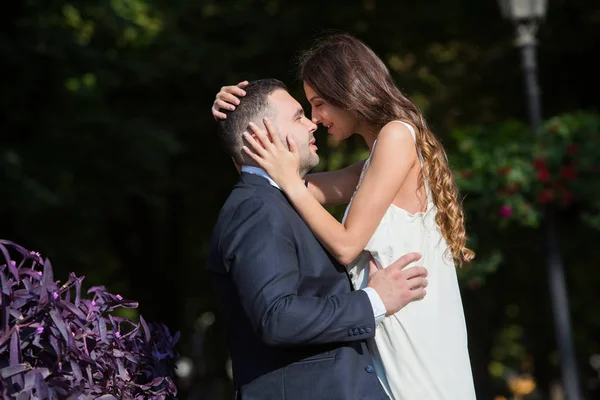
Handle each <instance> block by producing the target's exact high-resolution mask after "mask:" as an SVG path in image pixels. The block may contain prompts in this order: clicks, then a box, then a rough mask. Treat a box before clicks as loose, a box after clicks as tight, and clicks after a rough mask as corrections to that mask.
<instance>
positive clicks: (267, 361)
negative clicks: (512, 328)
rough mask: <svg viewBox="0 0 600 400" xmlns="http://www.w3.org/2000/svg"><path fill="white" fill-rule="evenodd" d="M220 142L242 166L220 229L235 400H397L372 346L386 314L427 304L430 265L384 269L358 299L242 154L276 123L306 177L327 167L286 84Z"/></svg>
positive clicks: (247, 107) (264, 96) (247, 106)
mask: <svg viewBox="0 0 600 400" xmlns="http://www.w3.org/2000/svg"><path fill="white" fill-rule="evenodd" d="M244 89H245V91H246V96H245V97H244V98H243V99H241V101H240V104H239V106H238V107H237V108H236V110H235V111H232V112H229V113H228V115H227V118H226V119H225V120H221V121H220V122H219V128H220V129H219V139H220V141H221V144H222V145H223V147H224V148H225V149H226V151H227V152H228V153H229V155H230V156H231V157H233V159H234V161H235V162H236V163H237V164H239V165H241V166H242V167H241V172H242V173H241V175H240V180H239V182H238V184H237V185H236V186H235V188H234V189H233V191H232V193H231V195H230V196H229V198H228V199H227V201H226V202H225V205H224V206H223V208H222V210H221V212H220V214H219V218H218V221H217V224H216V226H215V229H214V232H213V238H212V242H211V248H210V253H209V258H208V263H207V269H208V272H209V275H210V277H211V279H212V280H213V284H214V287H215V291H216V296H217V300H218V305H219V308H220V313H221V317H222V318H223V319H224V322H225V326H226V329H227V341H228V344H229V347H230V351H231V358H232V363H233V384H234V390H235V399H242V400H254V399H278V400H279V399H288V400H296V399H297V400H304V399H311V400H315V399H328V400H337V399H339V400H349V399H371V400H373V399H374V400H379V399H381V400H383V399H387V395H386V394H385V392H384V390H383V388H382V387H381V385H380V383H379V381H378V378H377V376H376V374H375V371H374V368H373V366H372V364H373V361H372V357H371V355H370V353H369V350H368V348H367V345H366V339H368V338H371V337H373V336H374V335H375V327H376V324H377V322H380V321H381V320H382V319H383V318H384V317H385V315H386V314H393V313H395V312H397V311H398V310H400V309H401V308H402V307H404V306H405V305H406V304H407V303H408V302H410V301H413V300H416V299H419V298H422V297H423V296H424V293H425V292H424V288H423V287H424V286H425V285H426V280H425V275H426V271H425V269H424V268H423V267H414V268H410V269H408V270H405V271H404V270H402V268H403V267H404V266H406V265H408V264H409V263H411V262H413V261H416V260H417V259H418V258H419V256H418V255H417V254H408V255H406V256H404V257H402V258H401V259H400V260H398V261H397V262H396V263H395V264H393V265H392V266H390V267H388V268H386V269H383V270H376V268H374V269H372V275H371V277H370V282H369V287H367V288H365V289H364V290H358V291H352V289H351V284H350V280H349V278H348V275H347V273H346V270H345V268H344V267H343V266H342V265H340V264H339V263H337V262H336V261H335V260H334V259H333V258H332V257H331V256H330V255H328V254H327V252H326V251H325V250H324V249H323V247H322V246H321V245H320V244H319V242H318V241H317V239H316V238H315V237H314V236H313V234H312V233H311V231H310V229H309V228H308V227H307V225H306V224H305V223H304V222H303V221H302V219H301V218H300V217H299V216H298V214H297V213H296V211H295V210H294V208H293V207H292V206H291V204H290V203H289V202H288V201H287V199H286V197H285V195H284V194H283V193H282V192H281V191H280V190H279V189H278V188H277V187H276V184H274V182H272V181H270V178H269V177H268V176H267V175H266V173H265V172H264V171H263V170H261V169H260V168H257V167H256V166H255V165H254V164H253V162H252V160H251V159H250V158H249V157H247V156H246V155H245V153H244V152H243V150H242V146H243V145H244V142H243V140H242V134H243V132H244V131H246V130H247V127H248V124H249V123H250V122H252V123H255V124H256V125H259V126H262V121H263V119H264V118H269V119H270V120H271V121H272V122H273V124H274V125H275V126H276V127H277V129H278V131H279V132H285V133H287V134H290V135H292V137H293V138H294V140H295V141H296V143H297V144H298V148H299V152H300V155H301V167H300V168H301V173H302V174H306V173H307V172H308V171H309V170H310V169H311V168H313V167H314V166H316V165H317V163H318V162H319V157H318V155H317V153H316V151H315V148H314V147H313V146H311V144H312V143H313V142H314V137H313V133H314V131H315V130H316V125H315V124H314V123H312V121H310V120H309V119H307V118H306V117H305V116H304V112H303V110H302V107H301V106H300V104H299V103H298V102H297V101H296V100H295V99H294V98H293V97H292V96H290V94H289V93H288V91H287V89H286V87H285V85H284V84H283V83H281V82H280V81H277V80H274V79H265V80H258V81H254V82H250V83H249V84H248V85H247V86H246V87H245V88H244Z"/></svg>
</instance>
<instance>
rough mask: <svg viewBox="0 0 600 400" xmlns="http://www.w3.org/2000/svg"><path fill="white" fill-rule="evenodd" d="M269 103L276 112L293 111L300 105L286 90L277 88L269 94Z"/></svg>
mask: <svg viewBox="0 0 600 400" xmlns="http://www.w3.org/2000/svg"><path fill="white" fill-rule="evenodd" d="M269 104H270V105H271V107H273V108H275V109H276V110H277V111H278V112H288V113H292V114H293V113H295V112H296V111H297V110H298V108H301V107H302V106H301V105H300V103H298V101H297V100H296V99H294V98H293V97H292V95H290V94H289V93H288V92H287V91H286V90H283V89H278V90H276V91H274V92H273V93H271V94H270V95H269Z"/></svg>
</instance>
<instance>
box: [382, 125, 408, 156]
mask: <svg viewBox="0 0 600 400" xmlns="http://www.w3.org/2000/svg"><path fill="white" fill-rule="evenodd" d="M409 126H410V125H405V122H403V121H390V122H388V123H387V124H385V125H384V126H383V128H381V130H380V131H379V133H378V134H377V141H376V146H375V147H374V148H373V153H382V152H386V153H387V152H394V151H395V152H398V153H396V155H400V153H403V155H407V154H411V153H414V154H415V155H416V147H415V144H416V142H415V138H414V134H413V132H412V131H411V129H409ZM384 149H385V150H384Z"/></svg>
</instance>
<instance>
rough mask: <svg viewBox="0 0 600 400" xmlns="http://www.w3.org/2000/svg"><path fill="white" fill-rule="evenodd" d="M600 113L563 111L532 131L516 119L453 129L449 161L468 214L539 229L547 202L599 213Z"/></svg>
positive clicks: (587, 213)
mask: <svg viewBox="0 0 600 400" xmlns="http://www.w3.org/2000/svg"><path fill="white" fill-rule="evenodd" d="M599 124H600V117H599V116H598V115H597V114H595V113H575V114H565V115H560V116H557V117H554V118H552V119H550V120H548V121H547V122H546V123H545V124H544V125H543V127H542V128H541V130H540V132H538V133H537V134H536V135H532V134H531V133H530V132H529V131H528V129H527V128H526V127H525V126H524V125H522V124H520V123H517V122H506V123H503V124H500V125H498V126H487V127H471V128H466V129H457V130H454V131H453V132H452V136H453V138H454V139H455V140H456V141H457V142H458V152H456V153H453V154H452V155H451V156H452V158H451V162H452V165H453V166H454V168H455V169H456V171H457V172H456V180H457V182H458V184H459V187H460V188H461V190H462V192H463V194H464V196H465V198H466V199H468V200H466V201H465V202H464V204H465V208H466V209H467V213H468V214H469V215H472V216H474V217H475V216H476V217H477V218H485V219H488V220H490V222H495V223H496V224H497V225H499V226H500V227H505V226H507V225H508V224H510V223H515V224H518V225H522V226H524V227H531V228H536V227H538V226H539V223H540V216H541V214H542V212H543V209H544V207H545V206H546V205H548V204H552V205H555V206H556V207H559V208H563V209H564V208H568V207H575V206H576V207H577V209H578V212H579V214H580V216H581V217H582V218H584V217H585V218H584V220H586V221H589V220H593V218H594V217H593V216H596V215H597V213H598V210H599V209H598V198H599V195H600V192H599V191H600V184H599V182H598V180H597V179H596V174H597V173H598V172H599V171H600V159H599V157H598V154H600V129H599V128H600V125H599Z"/></svg>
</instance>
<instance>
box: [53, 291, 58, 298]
mask: <svg viewBox="0 0 600 400" xmlns="http://www.w3.org/2000/svg"><path fill="white" fill-rule="evenodd" d="M52 297H54V300H56V299H58V293H56V292H52Z"/></svg>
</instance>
